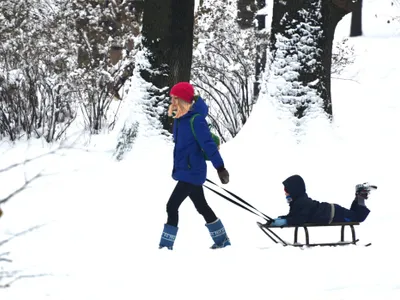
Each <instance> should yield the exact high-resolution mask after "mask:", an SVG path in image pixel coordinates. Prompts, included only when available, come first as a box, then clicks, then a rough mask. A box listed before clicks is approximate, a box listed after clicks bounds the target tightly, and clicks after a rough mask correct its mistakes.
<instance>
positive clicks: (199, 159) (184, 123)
mask: <svg viewBox="0 0 400 300" xmlns="http://www.w3.org/2000/svg"><path fill="white" fill-rule="evenodd" d="M195 114H200V115H199V116H196V117H195V118H194V121H193V127H194V131H195V133H196V137H197V140H198V141H196V138H195V137H194V135H193V133H192V129H191V126H190V119H191V118H192V117H193V116H194V115H195ZM207 114H208V107H207V105H206V103H205V102H204V100H203V99H201V98H200V97H198V99H197V100H196V102H195V103H194V104H193V106H192V108H191V110H190V111H189V112H188V113H186V114H185V115H183V116H182V117H180V118H177V119H175V120H174V125H173V137H174V143H175V147H174V167H173V170H172V178H173V179H175V180H178V181H184V182H188V183H191V184H195V185H202V184H203V183H204V182H205V181H206V177H207V164H206V161H205V159H204V154H203V151H202V149H203V150H204V152H205V153H206V154H207V156H208V158H209V159H210V161H211V162H212V164H213V166H214V168H216V169H218V168H220V167H222V166H223V165H224V162H223V160H222V157H221V155H220V153H219V151H218V148H217V145H216V144H215V142H214V140H213V139H212V136H211V132H210V129H209V128H208V124H207V122H206V119H205V118H206V116H207Z"/></svg>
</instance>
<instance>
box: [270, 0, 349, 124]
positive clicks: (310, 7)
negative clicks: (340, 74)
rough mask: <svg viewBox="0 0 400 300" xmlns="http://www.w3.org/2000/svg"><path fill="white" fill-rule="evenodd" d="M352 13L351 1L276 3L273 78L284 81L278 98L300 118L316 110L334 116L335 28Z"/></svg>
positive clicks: (276, 1) (301, 0)
mask: <svg viewBox="0 0 400 300" xmlns="http://www.w3.org/2000/svg"><path fill="white" fill-rule="evenodd" d="M352 9H354V3H353V2H352V0H293V1H290V3H289V1H281V0H274V9H273V18H272V30H271V45H270V48H271V51H273V61H272V72H273V74H272V75H273V76H275V77H280V78H283V79H284V82H282V81H279V86H278V89H277V90H278V93H277V94H276V95H275V96H276V97H278V98H279V99H280V101H281V102H283V103H284V104H289V105H292V106H294V107H295V112H294V115H295V116H296V117H297V118H302V117H303V116H305V115H306V114H307V111H308V110H307V109H308V108H311V107H315V106H318V107H320V108H321V109H323V110H324V111H325V112H326V113H327V114H328V115H329V116H330V117H331V116H332V100H331V84H330V81H331V65H332V45H333V38H334V33H335V29H336V25H337V24H338V22H339V21H340V20H341V19H342V18H343V17H344V16H345V15H346V14H347V13H349V12H351V11H352ZM314 111H315V110H314Z"/></svg>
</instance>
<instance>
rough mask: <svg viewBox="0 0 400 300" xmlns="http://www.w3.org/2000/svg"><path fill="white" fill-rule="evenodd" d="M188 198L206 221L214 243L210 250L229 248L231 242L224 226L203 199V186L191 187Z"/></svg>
mask: <svg viewBox="0 0 400 300" xmlns="http://www.w3.org/2000/svg"><path fill="white" fill-rule="evenodd" d="M189 197H190V199H191V200H192V201H193V204H194V206H195V207H196V209H197V211H198V212H199V213H200V214H201V215H202V216H203V217H204V219H205V220H206V227H207V229H208V231H209V232H210V236H211V238H212V239H213V241H214V245H212V246H211V248H212V249H217V248H224V247H226V246H230V245H231V242H230V240H229V238H228V235H227V234H226V231H225V227H224V225H223V224H222V222H221V220H220V219H218V218H217V216H216V215H215V213H214V212H213V210H212V209H211V208H210V206H209V205H208V203H207V201H206V198H205V197H204V191H203V186H201V185H200V186H193V190H192V192H191V194H190V195H189Z"/></svg>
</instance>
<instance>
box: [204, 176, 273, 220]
mask: <svg viewBox="0 0 400 300" xmlns="http://www.w3.org/2000/svg"><path fill="white" fill-rule="evenodd" d="M206 181H208V182H209V183H211V184H213V185H215V186H217V187H219V188H221V189H223V190H224V191H225V192H227V193H228V194H229V195H231V196H232V197H234V198H236V199H237V200H238V201H240V202H242V203H244V204H245V205H247V206H249V207H251V208H252V209H254V211H252V210H250V209H249V208H247V207H246V206H244V205H243V204H241V203H238V202H237V201H235V200H233V199H232V198H229V197H228V196H225V195H223V194H221V193H220V192H217V191H216V190H214V189H212V188H210V187H208V186H206V185H204V186H205V187H206V188H207V189H209V190H210V191H212V192H214V193H215V194H217V195H218V196H220V197H222V198H224V199H225V200H228V201H229V202H231V203H233V204H236V205H237V206H239V207H241V208H243V209H245V210H247V211H249V212H251V213H253V214H255V215H256V216H259V217H261V218H263V219H264V220H266V221H272V218H271V217H269V216H267V215H266V214H264V213H262V212H261V211H259V210H258V209H257V208H255V207H254V206H253V205H251V204H250V203H248V202H246V201H245V200H243V199H242V198H240V197H239V196H237V195H235V194H234V193H232V192H230V191H228V190H226V189H224V188H223V187H220V186H219V185H217V184H216V183H214V182H212V181H211V180H209V179H206Z"/></svg>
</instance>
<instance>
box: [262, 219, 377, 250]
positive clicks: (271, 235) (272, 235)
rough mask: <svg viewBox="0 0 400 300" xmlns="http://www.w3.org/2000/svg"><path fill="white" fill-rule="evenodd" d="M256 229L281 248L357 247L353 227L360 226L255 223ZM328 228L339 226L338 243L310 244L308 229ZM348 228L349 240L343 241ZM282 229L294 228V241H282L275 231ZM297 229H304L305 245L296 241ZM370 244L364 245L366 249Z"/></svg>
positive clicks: (356, 224)
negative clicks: (281, 246) (258, 228)
mask: <svg viewBox="0 0 400 300" xmlns="http://www.w3.org/2000/svg"><path fill="white" fill-rule="evenodd" d="M257 225H258V227H260V229H261V230H262V231H263V232H264V233H265V234H266V235H267V236H268V237H269V238H270V239H271V240H272V241H273V242H275V243H276V244H281V245H283V246H293V247H315V246H332V247H335V246H346V245H358V244H357V243H358V242H359V240H358V239H356V230H355V228H354V227H355V226H358V225H360V223H358V222H343V223H331V224H315V223H305V224H303V225H299V226H270V225H269V224H268V223H265V224H262V223H260V222H257ZM328 226H340V227H341V229H340V241H338V242H332V243H310V233H309V231H308V228H309V227H328ZM346 226H349V227H350V229H351V240H350V241H346V240H345V228H346ZM278 228H281V229H284V228H294V239H293V243H290V242H287V241H285V240H283V239H282V238H281V237H280V236H279V235H278V234H276V232H274V230H275V229H278ZM299 228H303V229H304V234H305V243H300V242H299V239H298V233H299ZM370 245H371V243H368V244H365V245H364V246H366V247H368V246H370Z"/></svg>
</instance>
